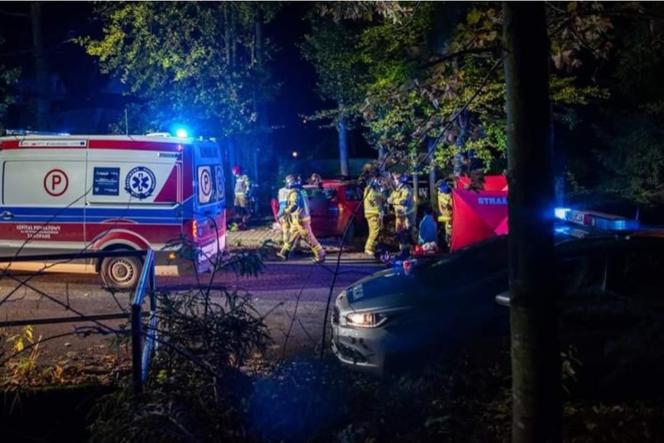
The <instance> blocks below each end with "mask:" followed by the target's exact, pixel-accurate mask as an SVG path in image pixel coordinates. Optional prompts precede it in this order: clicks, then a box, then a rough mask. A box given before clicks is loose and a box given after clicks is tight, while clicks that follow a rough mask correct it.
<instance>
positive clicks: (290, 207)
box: [284, 189, 311, 221]
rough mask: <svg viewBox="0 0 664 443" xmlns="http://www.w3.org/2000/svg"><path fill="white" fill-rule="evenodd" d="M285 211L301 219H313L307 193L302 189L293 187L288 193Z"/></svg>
mask: <svg viewBox="0 0 664 443" xmlns="http://www.w3.org/2000/svg"><path fill="white" fill-rule="evenodd" d="M284 213H285V214H288V215H290V216H291V217H293V218H295V219H296V220H299V221H307V220H310V219H311V215H310V213H309V203H308V202H307V195H306V194H305V193H304V191H303V190H301V189H291V190H290V192H289V193H288V201H287V203H286V208H285V209H284Z"/></svg>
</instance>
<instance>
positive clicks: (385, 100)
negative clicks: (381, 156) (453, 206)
mask: <svg viewBox="0 0 664 443" xmlns="http://www.w3.org/2000/svg"><path fill="white" fill-rule="evenodd" d="M324 5H325V4H324ZM368 7H369V5H368V4H361V5H353V6H352V7H351V6H348V7H345V4H336V5H331V6H330V5H328V6H319V8H322V12H323V14H328V15H330V16H331V17H333V18H334V19H335V20H336V22H337V23H343V19H348V18H354V19H356V20H358V22H357V23H359V24H360V25H361V27H362V32H361V34H360V36H359V39H358V42H357V44H356V45H355V47H354V48H352V50H351V49H349V48H345V49H344V53H347V54H352V55H351V57H352V58H353V59H354V60H356V59H359V60H360V61H361V63H362V65H363V66H362V67H358V69H363V70H365V71H366V72H367V75H366V76H365V77H356V78H357V79H358V80H362V81H361V82H359V85H357V83H358V82H357V81H356V82H355V83H354V85H353V86H354V88H355V89H359V90H360V91H361V94H360V96H359V97H358V99H357V100H356V102H355V103H356V106H357V107H358V108H359V109H360V111H361V117H362V122H363V125H364V126H365V129H366V136H367V139H368V141H369V142H370V144H371V145H372V146H374V147H382V148H385V149H386V150H387V151H388V152H389V153H390V157H391V159H392V162H394V163H399V164H403V163H404V161H406V162H409V163H410V164H411V168H415V169H419V170H422V169H426V168H427V167H429V166H430V164H431V160H432V157H431V155H430V154H425V153H421V151H422V150H423V148H424V147H425V146H427V145H429V144H431V143H435V148H436V155H435V158H433V160H434V162H433V164H434V165H435V166H438V167H441V168H443V169H448V168H451V164H452V159H454V158H455V157H456V156H458V155H459V154H461V153H466V152H468V151H472V152H473V155H474V156H475V157H478V158H480V159H482V160H483V161H484V162H483V163H484V167H485V168H486V169H494V170H501V169H502V166H503V162H502V161H501V159H503V158H504V152H505V142H504V139H505V137H504V134H502V133H501V132H502V128H503V127H504V121H505V114H504V86H503V85H504V79H503V71H502V69H500V68H501V66H502V64H501V58H502V56H503V54H502V51H501V48H500V44H499V40H500V38H499V37H500V35H501V26H502V16H501V15H502V12H501V9H500V6H499V5H498V4H495V3H476V4H475V3H473V4H471V5H461V6H460V5H450V4H435V3H417V4H415V5H413V6H410V5H408V7H405V6H400V4H398V3H397V4H393V7H394V8H395V10H393V11H390V12H389V13H388V12H386V11H384V10H383V9H384V8H383V7H382V6H381V8H378V9H374V10H373V13H369V12H368V10H367V8H368ZM345 8H347V9H345ZM388 9H389V8H388ZM547 21H548V26H549V33H550V35H551V38H552V48H553V52H552V66H553V68H554V69H553V71H554V72H553V75H552V79H551V91H552V98H553V101H554V107H555V108H554V115H555V117H556V118H557V121H559V122H562V123H564V124H566V125H573V124H575V123H576V122H577V121H578V116H577V114H576V109H577V107H578V106H582V105H587V104H588V103H591V102H593V101H596V100H602V99H605V98H606V97H607V91H606V89H605V88H604V87H601V86H599V85H597V84H596V83H594V82H593V81H592V78H591V77H590V76H588V75H587V74H585V73H583V74H582V73H581V69H582V68H583V67H585V66H586V65H587V64H588V63H587V61H588V60H593V61H597V60H603V59H606V57H607V56H608V52H609V50H610V49H611V30H612V22H611V20H610V19H609V18H608V17H607V16H606V15H605V14H604V6H602V5H601V4H595V3H592V4H585V3H578V4H577V3H566V4H560V5H558V4H556V5H550V6H549V7H548V9H547ZM347 43H348V42H346V44H347ZM358 55H359V56H358ZM310 60H311V61H312V62H313V63H314V66H316V68H317V71H318V72H319V74H322V73H324V76H326V77H331V76H333V75H334V74H333V73H331V72H330V70H334V69H335V66H330V65H327V66H326V65H325V64H324V62H321V61H320V60H318V59H315V58H310ZM324 76H323V75H321V77H320V78H321V80H323V79H324Z"/></svg>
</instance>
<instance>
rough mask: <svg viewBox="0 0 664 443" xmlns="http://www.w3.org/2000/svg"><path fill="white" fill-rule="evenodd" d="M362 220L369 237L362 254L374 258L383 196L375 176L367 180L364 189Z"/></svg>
mask: <svg viewBox="0 0 664 443" xmlns="http://www.w3.org/2000/svg"><path fill="white" fill-rule="evenodd" d="M362 201H363V203H364V218H366V220H367V224H368V225H369V235H368V236H367V242H366V243H365V244H364V253H365V254H367V255H370V256H372V257H375V256H376V246H377V245H378V236H379V235H380V230H381V228H382V226H383V216H384V206H385V196H384V194H383V189H382V186H381V184H380V181H379V180H378V177H377V176H376V174H374V176H373V177H372V178H370V179H369V181H368V183H367V186H366V187H365V188H364V197H363V199H362Z"/></svg>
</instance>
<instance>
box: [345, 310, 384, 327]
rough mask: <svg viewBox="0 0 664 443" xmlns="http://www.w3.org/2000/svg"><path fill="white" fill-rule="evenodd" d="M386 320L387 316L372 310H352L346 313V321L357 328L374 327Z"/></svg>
mask: <svg viewBox="0 0 664 443" xmlns="http://www.w3.org/2000/svg"><path fill="white" fill-rule="evenodd" d="M386 321H387V317H385V315H383V314H378V313H374V312H353V313H352V314H348V315H346V322H347V323H348V325H349V326H356V327H358V328H375V327H378V326H380V325H382V324H383V323H385V322H386Z"/></svg>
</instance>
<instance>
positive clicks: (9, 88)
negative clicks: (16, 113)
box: [0, 36, 21, 133]
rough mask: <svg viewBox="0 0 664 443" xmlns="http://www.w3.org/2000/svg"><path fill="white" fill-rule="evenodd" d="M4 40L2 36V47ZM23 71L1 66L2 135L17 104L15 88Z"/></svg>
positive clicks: (0, 121)
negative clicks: (8, 117)
mask: <svg viewBox="0 0 664 443" xmlns="http://www.w3.org/2000/svg"><path fill="white" fill-rule="evenodd" d="M3 43H4V39H3V38H2V36H0V47H2V45H3ZM20 73H21V71H20V69H18V68H15V67H13V68H12V67H8V66H5V65H3V64H0V133H2V131H4V129H5V124H4V122H5V117H6V116H7V110H8V109H9V106H11V105H12V104H13V103H14V102H15V99H16V97H15V95H14V90H13V86H14V84H15V83H16V82H17V81H18V78H19V75H20Z"/></svg>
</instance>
